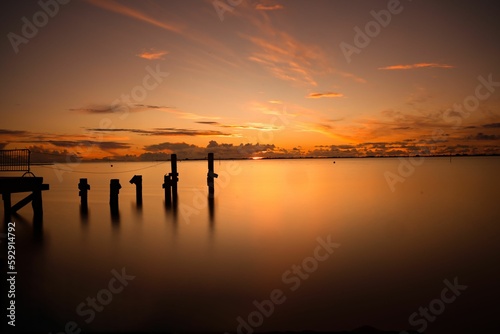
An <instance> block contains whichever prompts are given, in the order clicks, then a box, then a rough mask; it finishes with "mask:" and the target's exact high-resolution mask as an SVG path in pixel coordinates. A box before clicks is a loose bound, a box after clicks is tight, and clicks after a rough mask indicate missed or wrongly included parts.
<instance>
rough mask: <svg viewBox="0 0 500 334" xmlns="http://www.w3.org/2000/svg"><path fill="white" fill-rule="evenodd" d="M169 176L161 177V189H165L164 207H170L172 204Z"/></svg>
mask: <svg viewBox="0 0 500 334" xmlns="http://www.w3.org/2000/svg"><path fill="white" fill-rule="evenodd" d="M170 178H171V176H170V174H168V175H167V174H165V175H163V185H162V188H163V189H165V205H166V206H170V205H171V204H172V184H171V183H172V182H171V180H170Z"/></svg>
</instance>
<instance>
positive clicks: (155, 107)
mask: <svg viewBox="0 0 500 334" xmlns="http://www.w3.org/2000/svg"><path fill="white" fill-rule="evenodd" d="M134 106H135V107H137V108H147V109H171V108H173V107H168V106H157V105H151V104H134Z"/></svg>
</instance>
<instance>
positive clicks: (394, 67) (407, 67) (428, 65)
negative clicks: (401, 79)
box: [378, 63, 455, 70]
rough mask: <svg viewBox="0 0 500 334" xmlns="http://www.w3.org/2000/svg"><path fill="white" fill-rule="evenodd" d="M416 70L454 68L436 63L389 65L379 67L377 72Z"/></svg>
mask: <svg viewBox="0 0 500 334" xmlns="http://www.w3.org/2000/svg"><path fill="white" fill-rule="evenodd" d="M418 68H443V69H451V68H455V66H452V65H448V64H438V63H417V64H409V65H391V66H385V67H379V68H378V69H379V70H414V69H418Z"/></svg>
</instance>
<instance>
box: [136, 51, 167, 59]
mask: <svg viewBox="0 0 500 334" xmlns="http://www.w3.org/2000/svg"><path fill="white" fill-rule="evenodd" d="M167 54H168V51H156V50H151V51H144V52H141V53H139V54H138V55H137V56H138V57H140V58H142V59H147V60H158V59H164V58H163V56H165V55H167Z"/></svg>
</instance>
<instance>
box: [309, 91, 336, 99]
mask: <svg viewBox="0 0 500 334" xmlns="http://www.w3.org/2000/svg"><path fill="white" fill-rule="evenodd" d="M325 97H326V98H336V97H344V94H342V93H334V92H326V93H310V94H309V95H307V98H308V99H321V98H325Z"/></svg>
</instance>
